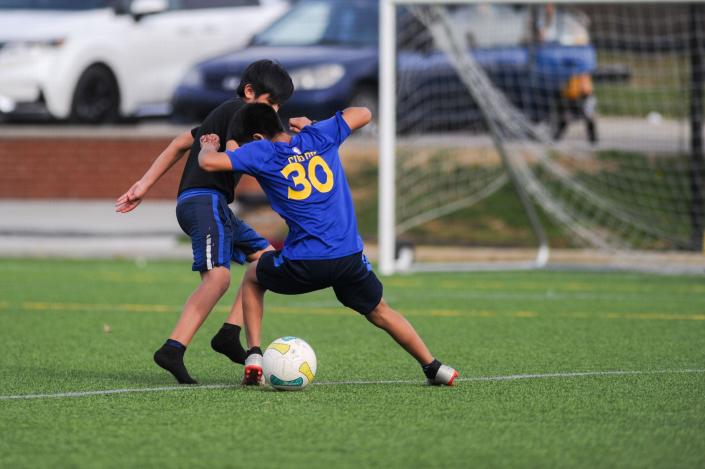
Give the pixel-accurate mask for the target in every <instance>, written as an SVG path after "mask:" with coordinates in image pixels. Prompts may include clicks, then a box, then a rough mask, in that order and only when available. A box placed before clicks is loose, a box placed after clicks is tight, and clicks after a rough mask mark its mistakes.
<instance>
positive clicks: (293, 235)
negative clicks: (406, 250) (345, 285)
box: [227, 112, 363, 260]
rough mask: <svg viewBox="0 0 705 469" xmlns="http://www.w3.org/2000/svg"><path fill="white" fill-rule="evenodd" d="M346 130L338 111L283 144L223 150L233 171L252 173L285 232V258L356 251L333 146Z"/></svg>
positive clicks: (354, 228) (346, 195)
mask: <svg viewBox="0 0 705 469" xmlns="http://www.w3.org/2000/svg"><path fill="white" fill-rule="evenodd" d="M349 135H350V127H348V124H347V123H346V122H345V120H344V119H343V116H342V114H341V113H340V112H338V113H336V115H335V116H333V117H331V118H330V119H327V120H324V121H321V122H317V123H316V124H313V125H309V126H307V127H305V128H304V129H303V130H302V131H301V133H299V134H298V135H295V136H293V137H292V139H291V141H290V142H289V143H283V142H270V141H268V140H260V141H256V142H252V143H248V144H246V145H243V146H242V147H240V148H238V149H237V150H234V151H229V152H227V154H228V156H229V157H230V161H231V163H232V166H233V170H234V171H240V172H243V173H246V174H250V175H252V176H254V177H256V178H257V181H259V183H260V186H262V189H263V190H264V192H265V193H266V194H267V197H268V198H269V203H270V204H271V205H272V208H273V209H274V210H275V211H276V212H277V213H278V214H279V215H281V217H282V218H283V219H284V220H285V221H286V224H287V225H288V226H289V235H288V236H287V238H286V241H285V242H284V249H283V250H282V255H283V256H284V257H286V258H287V259H291V260H308V259H335V258H338V257H343V256H347V255H350V254H354V253H357V252H360V251H362V249H363V244H362V239H361V238H360V235H359V234H358V232H357V218H356V217H355V209H354V207H353V202H352V196H351V194H350V187H349V186H348V181H347V179H346V177H345V171H344V170H343V166H342V164H341V162H340V156H339V155H338V148H339V147H340V145H341V144H342V143H343V141H345V139H346V138H347V137H348V136H349Z"/></svg>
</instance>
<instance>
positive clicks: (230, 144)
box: [225, 140, 240, 151]
mask: <svg viewBox="0 0 705 469" xmlns="http://www.w3.org/2000/svg"><path fill="white" fill-rule="evenodd" d="M238 148H240V145H238V144H237V142H236V141H235V140H228V141H227V142H225V149H226V150H227V151H235V150H237V149H238Z"/></svg>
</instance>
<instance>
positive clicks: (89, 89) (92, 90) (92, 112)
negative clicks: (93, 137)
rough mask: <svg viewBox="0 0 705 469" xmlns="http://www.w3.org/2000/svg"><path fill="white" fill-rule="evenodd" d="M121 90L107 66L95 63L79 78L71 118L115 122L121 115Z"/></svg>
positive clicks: (83, 120) (94, 121) (85, 120)
mask: <svg viewBox="0 0 705 469" xmlns="http://www.w3.org/2000/svg"><path fill="white" fill-rule="evenodd" d="M119 107H120V92H119V90H118V86H117V82H116V81H115V77H114V76H113V74H112V73H111V72H110V70H109V69H108V68H106V67H103V66H100V65H93V66H91V67H89V68H87V69H86V71H85V72H83V74H82V75H81V78H79V79H78V83H77V84H76V90H75V91H74V93H73V101H72V103H71V120H73V121H76V122H83V123H102V122H115V121H116V120H117V118H118V116H119V111H118V109H119Z"/></svg>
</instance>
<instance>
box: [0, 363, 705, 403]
mask: <svg viewBox="0 0 705 469" xmlns="http://www.w3.org/2000/svg"><path fill="white" fill-rule="evenodd" d="M678 373H705V369H699V368H693V369H682V370H646V371H639V370H624V371H619V370H615V371H578V372H561V373H534V374H519V375H505V376H470V377H466V378H462V377H461V378H457V379H456V380H455V381H456V382H458V381H463V382H470V381H517V380H522V379H549V378H581V377H588V376H630V375H662V374H678ZM380 384H419V385H420V384H423V382H422V381H418V380H379V381H374V380H373V381H365V380H351V381H318V382H314V383H313V385H315V386H340V385H380ZM239 387H240V385H236V384H204V385H195V386H161V387H155V388H123V389H103V390H98V391H74V392H58V393H48V394H17V395H9V396H0V401H9V400H27V399H57V398H64V397H90V396H107V395H110V394H130V393H146V392H166V391H198V390H202V389H230V388H239Z"/></svg>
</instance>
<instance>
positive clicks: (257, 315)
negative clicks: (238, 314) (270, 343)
mask: <svg viewBox="0 0 705 469" xmlns="http://www.w3.org/2000/svg"><path fill="white" fill-rule="evenodd" d="M265 291H266V290H265V289H264V288H263V287H262V286H261V285H260V284H259V283H257V262H253V263H252V264H250V266H249V267H248V268H247V272H245V278H244V279H243V280H242V305H243V309H244V319H245V330H246V332H247V347H248V348H252V347H259V346H260V341H261V340H262V337H261V335H262V313H263V310H264V293H265Z"/></svg>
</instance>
